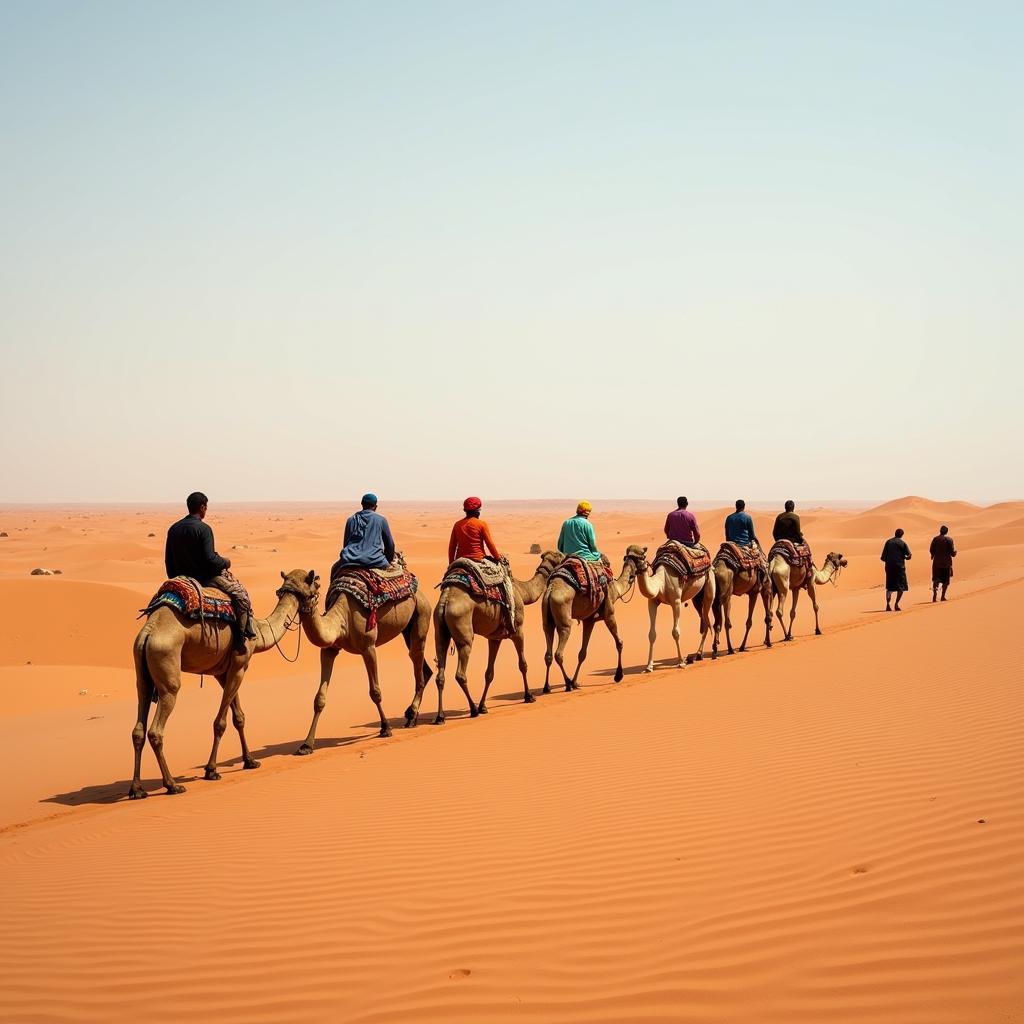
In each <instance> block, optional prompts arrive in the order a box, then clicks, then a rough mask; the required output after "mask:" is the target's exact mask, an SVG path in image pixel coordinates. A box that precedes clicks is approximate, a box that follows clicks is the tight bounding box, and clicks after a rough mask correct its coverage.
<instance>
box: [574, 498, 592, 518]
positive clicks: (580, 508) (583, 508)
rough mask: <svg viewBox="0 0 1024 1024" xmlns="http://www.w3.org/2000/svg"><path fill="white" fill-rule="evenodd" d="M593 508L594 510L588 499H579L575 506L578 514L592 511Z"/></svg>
mask: <svg viewBox="0 0 1024 1024" xmlns="http://www.w3.org/2000/svg"><path fill="white" fill-rule="evenodd" d="M593 510H594V506H593V505H591V504H590V502H589V501H581V502H580V503H579V504H578V505H577V506H576V514H577V515H579V514H580V513H581V512H587V513H589V512H592V511H593Z"/></svg>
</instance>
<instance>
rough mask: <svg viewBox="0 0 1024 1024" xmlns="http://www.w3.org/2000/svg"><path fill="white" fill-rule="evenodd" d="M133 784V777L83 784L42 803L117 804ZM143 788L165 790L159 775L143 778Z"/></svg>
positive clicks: (192, 778) (183, 778)
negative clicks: (101, 783)
mask: <svg viewBox="0 0 1024 1024" xmlns="http://www.w3.org/2000/svg"><path fill="white" fill-rule="evenodd" d="M175 778H176V780H177V781H178V782H180V783H182V785H188V784H189V783H190V782H198V781H200V779H201V778H202V776H200V775H178V776H175ZM131 784H132V780H131V779H119V780H118V781H117V782H107V783H104V784H103V785H99V786H82V788H81V789H74V790H70V791H69V792H67V793H55V794H54V795H53V796H47V797H43V799H42V800H40V801H39V802H40V803H41V804H60V805H61V806H62V807H81V806H83V805H86V804H116V803H120V802H121V801H122V800H127V799H128V787H129V786H130V785H131ZM142 788H143V789H145V790H146V792H147V793H159V792H161V791H163V788H164V784H163V782H162V781H161V780H160V778H159V777H154V778H151V779H143V780H142Z"/></svg>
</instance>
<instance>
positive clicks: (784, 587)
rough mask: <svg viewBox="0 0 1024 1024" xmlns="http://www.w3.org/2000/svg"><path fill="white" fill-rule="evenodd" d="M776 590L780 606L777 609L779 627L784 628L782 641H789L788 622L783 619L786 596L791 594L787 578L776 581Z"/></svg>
mask: <svg viewBox="0 0 1024 1024" xmlns="http://www.w3.org/2000/svg"><path fill="white" fill-rule="evenodd" d="M775 588H776V591H777V597H778V602H779V603H778V604H777V605H776V607H775V616H776V618H778V620H779V625H780V626H781V627H782V639H783V640H788V639H789V633H788V631H787V630H786V622H785V620H784V619H783V617H782V610H783V608H785V606H786V596H787V595H788V594H789V584H788V581H787V580H786V579H785V578H782V579H776V581H775Z"/></svg>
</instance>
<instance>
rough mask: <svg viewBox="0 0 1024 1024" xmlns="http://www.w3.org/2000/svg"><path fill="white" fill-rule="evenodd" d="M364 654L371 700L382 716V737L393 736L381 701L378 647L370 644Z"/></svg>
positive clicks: (364, 649)
mask: <svg viewBox="0 0 1024 1024" xmlns="http://www.w3.org/2000/svg"><path fill="white" fill-rule="evenodd" d="M375 635H376V634H375ZM362 654H363V665H365V666H366V678H367V681H368V682H369V684H370V700H372V701H373V703H374V704H375V705H376V706H377V714H378V715H379V716H380V735H381V737H382V738H385V737H388V736H390V735H391V724H390V723H389V722H388V720H387V718H386V717H385V715H384V704H383V701H382V699H381V693H380V678H379V677H378V674H377V645H376V644H374V643H369V644H368V645H367V646H366V647H365V648H363V652H362Z"/></svg>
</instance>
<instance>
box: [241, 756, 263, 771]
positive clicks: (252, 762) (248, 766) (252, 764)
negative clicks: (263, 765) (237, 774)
mask: <svg viewBox="0 0 1024 1024" xmlns="http://www.w3.org/2000/svg"><path fill="white" fill-rule="evenodd" d="M259 766H260V763H259V761H257V760H256V758H255V757H250V758H249V760H248V761H245V762H243V764H242V769H243V771H247V772H251V771H252V770H253V769H255V768H259Z"/></svg>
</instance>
